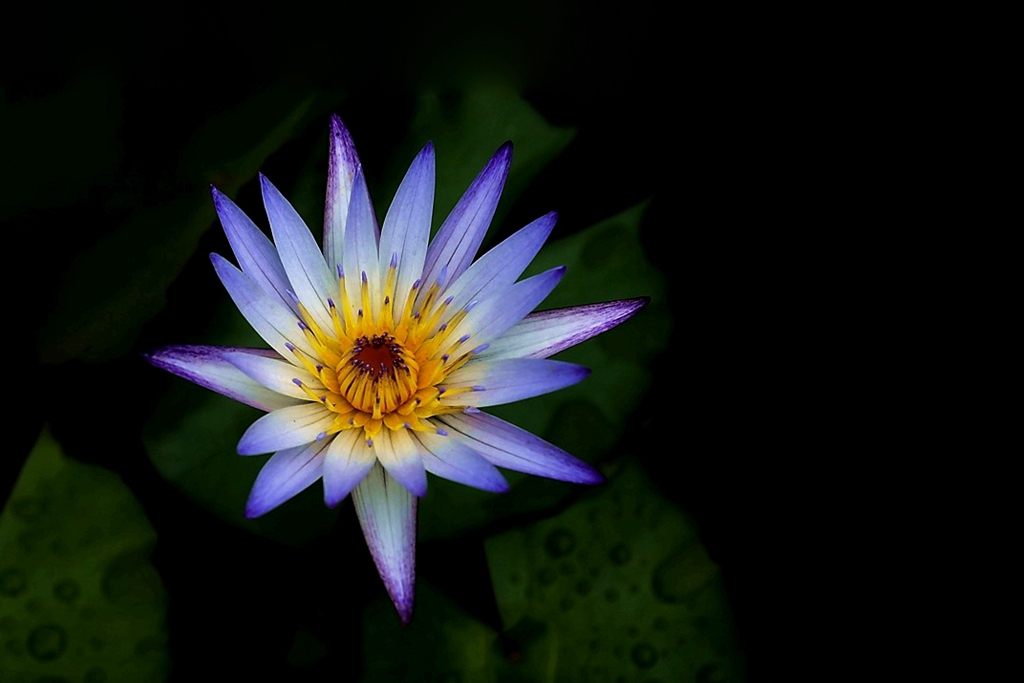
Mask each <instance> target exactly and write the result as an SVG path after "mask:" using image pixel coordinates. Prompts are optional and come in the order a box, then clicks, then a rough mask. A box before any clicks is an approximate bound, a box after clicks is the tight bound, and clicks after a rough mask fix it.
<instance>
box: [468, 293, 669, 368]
mask: <svg viewBox="0 0 1024 683" xmlns="http://www.w3.org/2000/svg"><path fill="white" fill-rule="evenodd" d="M648 301H650V299H648V298H647V297H641V298H638V299H623V300H621V301H609V302H607V303H600V304H586V305H584V306H570V307H569V308H556V309H552V310H550V311H538V312H536V313H531V314H530V315H528V316H526V317H525V318H524V319H523V320H521V321H520V322H519V323H517V324H516V325H515V326H514V327H512V328H511V329H510V330H508V331H507V332H506V333H505V334H503V335H502V336H501V338H500V339H496V340H494V341H493V342H491V345H490V346H489V347H488V348H487V349H485V350H484V351H482V352H481V353H480V356H479V357H480V359H481V360H483V359H487V360H498V359H502V358H547V357H548V356H553V355H554V354H556V353H558V352H559V351H563V350H565V349H567V348H569V347H571V346H575V345H576V344H579V343H580V342H583V341H586V340H587V339H590V338H591V337H594V336H596V335H598V334H601V333H602V332H605V331H607V330H610V329H611V328H613V327H615V326H616V325H619V324H620V323H623V322H625V321H626V320H628V319H629V318H630V317H632V316H633V314H634V313H636V312H637V311H639V310H640V309H641V308H643V307H644V305H646V304H647V302H648Z"/></svg>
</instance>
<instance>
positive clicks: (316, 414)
mask: <svg viewBox="0 0 1024 683" xmlns="http://www.w3.org/2000/svg"><path fill="white" fill-rule="evenodd" d="M332 422H334V413H332V412H331V411H329V410H328V409H327V408H325V407H324V406H322V405H320V404H319V403H308V402H307V403H303V404H301V405H297V406H290V407H288V408H281V409H280V410H275V411H274V412H272V413H267V414H266V415H264V416H263V417H261V418H260V419H258V420H256V421H255V422H253V423H252V424H251V425H249V428H248V429H247V430H245V434H242V438H241V439H240V440H239V441H238V454H239V455H259V454H261V453H272V452H273V451H279V450H282V449H286V448H294V447H295V446H301V445H303V444H307V443H310V442H313V441H318V440H319V439H317V437H318V436H320V435H321V434H322V433H324V432H325V431H326V430H327V428H328V427H330V426H331V423H332ZM322 438H323V437H321V439H322Z"/></svg>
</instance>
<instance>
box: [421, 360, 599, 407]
mask: <svg viewBox="0 0 1024 683" xmlns="http://www.w3.org/2000/svg"><path fill="white" fill-rule="evenodd" d="M589 374H590V370H589V369H588V368H585V367H583V366H582V365H575V364H573V363H563V362H561V361H555V360H534V359H532V358H531V359H523V358H514V359H509V360H498V361H491V362H486V361H480V362H470V363H467V364H466V365H464V366H462V367H461V368H459V369H458V370H456V371H455V372H453V373H452V374H451V376H450V377H449V378H448V379H447V380H446V381H445V384H444V386H445V388H446V389H452V388H460V387H471V388H474V390H473V391H468V392H465V393H458V394H454V395H451V396H450V398H449V397H448V395H447V394H442V396H441V403H444V404H445V405H464V406H475V407H477V408H483V407H485V406H497V405H501V404H503V403H512V402H513V401H521V400H522V399H524V398H531V397H533V396H540V395H541V394H547V393H550V392H552V391H556V390H558V389H562V388H563V387H567V386H571V385H573V384H576V383H577V382H581V381H583V380H584V379H585V378H586V377H587V375H589Z"/></svg>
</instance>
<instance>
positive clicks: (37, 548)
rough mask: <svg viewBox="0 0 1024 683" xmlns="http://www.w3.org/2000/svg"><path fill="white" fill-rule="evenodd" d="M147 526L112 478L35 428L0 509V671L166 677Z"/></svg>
mask: <svg viewBox="0 0 1024 683" xmlns="http://www.w3.org/2000/svg"><path fill="white" fill-rule="evenodd" d="M155 542H156V532H155V531H154V530H153V528H152V526H150V524H149V521H148V520H147V519H146V516H145V514H144V513H143V510H142V507H141V506H140V505H139V503H138V501H136V500H135V498H134V496H132V493H131V491H130V490H129V489H128V487H126V486H125V485H124V483H123V482H122V481H121V480H120V478H119V477H118V476H117V475H115V474H113V473H112V472H109V471H107V470H105V469H103V468H101V467H98V466H95V465H86V464H83V463H79V462H77V461H74V460H70V459H68V458H66V457H65V456H64V455H63V453H62V452H61V450H60V446H59V445H58V444H57V443H56V442H55V441H54V439H53V437H52V436H50V434H49V432H48V431H44V432H43V434H42V435H41V436H40V438H39V441H38V443H37V444H36V446H35V448H34V449H33V451H32V453H31V454H30V455H29V458H28V460H27V462H26V463H25V467H24V468H23V469H22V472H21V475H20V477H19V479H18V483H17V484H16V485H15V488H14V492H13V494H12V495H11V499H10V501H9V503H8V504H7V506H6V507H5V508H4V511H3V513H2V514H0V615H2V616H0V640H2V641H3V643H4V644H3V648H4V653H3V656H2V657H0V679H2V680H5V681H20V680H40V681H41V680H48V681H49V680H53V681H56V680H69V681H80V680H85V681H121V680H125V681H127V680H133V681H137V680H145V681H162V680H166V679H167V674H168V670H169V667H170V658H169V655H168V651H167V633H166V619H165V616H166V605H167V596H166V593H165V591H164V587H163V585H162V583H161V580H160V576H159V574H158V573H157V571H156V569H155V568H154V567H153V565H152V564H151V563H150V554H151V552H152V549H153V546H154V544H155Z"/></svg>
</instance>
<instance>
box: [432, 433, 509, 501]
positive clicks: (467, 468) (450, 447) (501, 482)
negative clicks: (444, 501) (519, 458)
mask: <svg viewBox="0 0 1024 683" xmlns="http://www.w3.org/2000/svg"><path fill="white" fill-rule="evenodd" d="M413 438H415V439H417V440H418V441H419V442H420V445H421V453H422V454H423V466H424V467H426V468H427V471H428V472H430V473H431V474H436V475H437V476H439V477H444V478H445V479H449V480H451V481H455V482H458V483H460V484H466V485H467V486H472V487H474V488H478V489H482V490H484V491H492V492H494V493H505V492H506V491H508V482H507V481H505V477H503V476H501V472H499V471H498V468H496V467H495V466H494V465H492V464H491V463H489V462H487V460H485V459H484V457H483V456H482V455H480V454H479V453H477V452H476V451H474V450H472V449H471V448H469V447H468V446H466V445H465V444H464V443H462V441H460V440H459V438H458V437H456V438H452V437H451V436H441V435H440V434H435V433H432V432H414V433H413Z"/></svg>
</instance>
